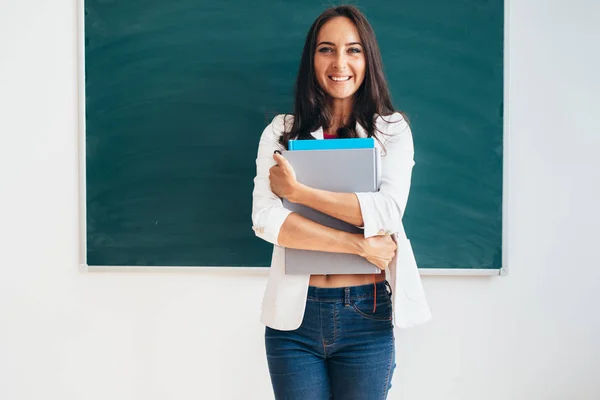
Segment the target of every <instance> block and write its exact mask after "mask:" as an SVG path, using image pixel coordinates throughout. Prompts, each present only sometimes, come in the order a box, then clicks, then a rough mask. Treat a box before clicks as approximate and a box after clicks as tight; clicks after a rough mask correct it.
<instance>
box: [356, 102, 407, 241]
mask: <svg viewBox="0 0 600 400" xmlns="http://www.w3.org/2000/svg"><path fill="white" fill-rule="evenodd" d="M380 118H381V117H380ZM385 120H386V121H388V122H385V126H386V129H385V130H383V131H384V132H385V134H384V135H380V138H381V139H382V142H383V145H384V149H383V153H382V157H381V182H380V186H379V191H377V192H357V193H355V194H356V196H357V197H358V202H359V204H360V211H361V213H362V217H363V226H364V236H365V238H368V237H371V236H376V235H385V234H393V233H397V232H399V231H400V229H401V226H402V216H403V215H404V210H405V208H406V203H407V201H408V193H409V191H410V181H411V176H412V169H413V166H414V165H415V162H414V145H413V139H412V132H411V130H410V127H409V126H408V124H407V123H406V121H405V120H404V118H403V117H402V115H401V114H399V113H396V114H393V115H392V116H389V117H385Z"/></svg>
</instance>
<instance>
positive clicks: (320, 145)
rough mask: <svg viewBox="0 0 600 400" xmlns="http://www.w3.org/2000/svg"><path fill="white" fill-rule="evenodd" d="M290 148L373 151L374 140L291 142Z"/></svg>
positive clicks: (351, 139)
mask: <svg viewBox="0 0 600 400" xmlns="http://www.w3.org/2000/svg"><path fill="white" fill-rule="evenodd" d="M288 147H289V149H290V151H292V150H344V149H373V148H375V139H373V138H347V139H323V140H290V141H289V144H288Z"/></svg>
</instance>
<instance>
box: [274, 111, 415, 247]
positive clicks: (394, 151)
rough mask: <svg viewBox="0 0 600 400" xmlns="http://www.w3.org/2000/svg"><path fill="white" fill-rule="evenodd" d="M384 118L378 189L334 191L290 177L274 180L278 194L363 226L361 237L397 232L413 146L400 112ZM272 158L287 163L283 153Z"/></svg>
mask: <svg viewBox="0 0 600 400" xmlns="http://www.w3.org/2000/svg"><path fill="white" fill-rule="evenodd" d="M386 120H390V124H389V125H388V127H387V129H385V130H384V132H386V135H384V137H383V139H384V143H385V151H386V153H385V156H384V157H382V160H381V170H382V174H381V185H380V188H379V191H378V192H374V193H372V192H365V193H335V192H329V191H325V190H318V189H313V188H310V187H307V186H305V185H302V184H300V183H298V182H297V181H296V180H295V178H292V179H287V181H286V180H284V179H279V181H278V182H276V188H277V190H279V191H280V192H281V193H279V194H280V195H281V196H282V197H285V198H287V199H288V200H290V201H292V202H294V203H300V204H303V205H305V206H307V207H310V208H312V209H315V210H317V211H320V212H322V213H324V214H327V215H330V216H332V217H334V218H337V219H340V220H342V221H345V222H348V223H350V224H353V225H354V226H364V229H365V232H364V234H365V237H371V236H375V235H382V234H390V233H395V232H398V231H399V230H400V224H401V221H402V216H403V214H404V209H405V207H406V202H407V200H408V193H409V190H410V181H411V175H412V168H413V165H414V149H413V141H412V133H411V131H410V127H409V126H408V124H407V123H406V121H404V119H403V118H402V117H401V115H400V114H394V115H392V116H389V117H386ZM274 158H275V160H276V161H277V162H278V163H279V164H280V165H282V166H283V165H285V166H286V167H288V165H287V161H286V160H285V159H284V158H283V157H281V156H279V155H276V156H274ZM290 168H291V167H290Z"/></svg>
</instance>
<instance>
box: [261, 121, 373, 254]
mask: <svg viewBox="0 0 600 400" xmlns="http://www.w3.org/2000/svg"><path fill="white" fill-rule="evenodd" d="M283 123H284V121H283V117H282V116H277V117H275V119H274V120H273V122H272V123H271V124H270V125H269V126H267V127H266V128H265V130H264V132H263V134H262V136H261V138H260V143H259V146H258V155H257V158H256V177H255V178H254V190H253V192H252V223H253V227H252V228H253V229H254V232H255V234H256V236H258V237H260V238H261V239H264V240H266V241H268V242H270V243H273V244H274V245H277V246H283V247H289V248H297V249H304V250H320V251H328V252H337V253H350V254H359V255H360V254H361V249H360V244H361V242H362V241H361V240H360V239H362V238H360V235H356V234H350V233H347V232H342V231H338V230H336V229H333V228H329V227H326V226H323V225H321V224H318V223H316V222H314V221H311V220H309V219H307V218H304V217H302V216H300V215H298V214H296V213H292V212H291V211H290V210H288V209H286V208H284V207H283V203H282V201H281V198H280V197H279V196H277V195H276V194H275V193H273V191H272V190H271V183H270V180H269V173H270V169H271V168H272V167H274V166H275V165H276V162H275V160H274V159H273V154H274V152H275V150H280V151H281V150H282V147H281V145H280V144H279V142H278V138H279V135H280V134H281V132H282V131H283V129H284V125H283Z"/></svg>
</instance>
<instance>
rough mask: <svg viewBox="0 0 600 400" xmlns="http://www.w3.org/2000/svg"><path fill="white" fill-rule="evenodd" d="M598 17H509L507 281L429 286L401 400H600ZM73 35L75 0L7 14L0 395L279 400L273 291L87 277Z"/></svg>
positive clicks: (529, 4)
mask: <svg viewBox="0 0 600 400" xmlns="http://www.w3.org/2000/svg"><path fill="white" fill-rule="evenodd" d="M599 16H600V5H599V2H597V1H596V0H571V1H569V2H567V1H558V0H512V1H511V4H510V11H509V15H508V22H509V47H508V51H507V52H508V60H509V62H508V71H507V78H508V79H509V97H508V102H507V106H506V111H507V116H508V117H509V134H510V144H509V146H508V148H507V149H506V155H507V156H508V159H509V163H510V169H509V174H508V181H509V185H508V187H507V188H506V190H507V193H508V199H507V201H508V216H509V217H508V218H509V221H508V238H509V239H508V244H507V248H508V249H509V257H508V264H509V269H510V272H509V275H508V276H507V277H504V278H499V277H495V278H474V277H470V278H469V277H426V278H425V286H426V290H427V293H428V295H429V299H430V302H431V306H432V310H433V313H434V318H435V319H434V320H433V321H432V322H431V323H429V324H427V325H425V326H423V327H420V328H416V329H413V330H410V331H402V332H398V335H397V338H398V339H397V343H398V369H397V373H396V375H395V377H394V381H393V388H392V391H391V392H390V396H389V398H390V399H406V400H417V399H432V400H480V399H486V400H500V399H512V400H521V399H522V400H538V399H544V400H545V399H577V400H585V399H590V400H591V399H599V398H600V379H599V376H600V312H599V311H598V306H599V305H600V262H599V261H598V258H599V253H598V248H599V247H600V244H599V243H598V242H599V239H600V235H599V234H598V230H599V228H600V217H599V215H600V213H599V212H598V211H597V209H596V208H597V207H598V205H599V204H600V201H599V195H600V188H599V186H600V172H599V171H600V161H599V158H598V157H597V155H598V154H597V153H598V152H599V149H600V134H599V132H598V131H599V128H598V127H599V126H600V122H599V120H598V117H600V116H599V115H598V109H599V108H600V107H599V106H600V101H599V100H598V97H597V96H599V95H600V78H599V77H598V73H599V71H600V61H599V57H600V56H599V55H598V54H599V50H598V49H599V47H600V44H599V43H600V21H599ZM76 35H77V31H76V1H75V0H54V1H51V2H50V1H44V0H30V1H20V0H12V1H11V0H2V1H1V2H0V133H1V136H0V140H1V146H0V177H1V180H0V183H1V186H0V187H1V196H0V201H1V206H0V234H1V237H0V243H1V244H0V248H1V251H0V261H1V263H0V274H1V275H0V276H1V277H0V398H1V399H7V400H13V399H15V400H16V399H51V398H52V399H62V400H75V399H77V400H79V399H82V400H95V399H97V400H106V399H111V400H126V399H140V400H142V399H143V400H154V399H156V400H159V399H160V400H162V399H177V400H183V399H211V400H212V399H236V400H237V399H261V400H262V399H269V398H272V395H271V392H270V382H269V378H268V373H267V368H266V362H265V359H264V355H263V341H262V326H261V325H260V324H259V322H258V310H259V304H260V298H261V296H262V289H263V287H264V283H265V278H264V277H263V276H244V275H241V274H240V275H235V274H227V273H224V274H218V273H210V274H206V273H187V274H184V273H175V274H152V273H141V274H126V273H88V274H82V273H80V272H79V271H78V268H77V247H78V231H77V221H78V215H77V200H78V192H77V170H78V169H77V86H76V83H77V79H76V74H77V63H76V62H77V53H76V51H77V45H76V37H77V36H76ZM595 112H596V113H595ZM230 315H235V316H236V318H235V319H236V322H235V323H234V322H232V320H231V319H230V318H229V316H230Z"/></svg>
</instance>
